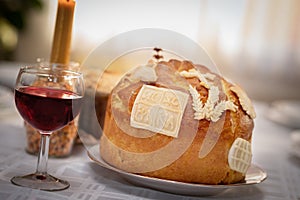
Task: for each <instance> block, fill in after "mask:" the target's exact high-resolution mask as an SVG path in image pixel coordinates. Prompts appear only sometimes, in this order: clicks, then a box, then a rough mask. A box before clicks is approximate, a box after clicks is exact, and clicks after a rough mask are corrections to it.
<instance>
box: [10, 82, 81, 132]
mask: <svg viewBox="0 0 300 200" xmlns="http://www.w3.org/2000/svg"><path fill="white" fill-rule="evenodd" d="M81 101H82V96H79V95H78V94H76V93H74V92H70V91H67V90H60V89H53V88H40V87H34V86H28V87H21V88H18V89H15V103H16V107H17V109H18V111H19V113H20V114H21V116H22V117H23V119H24V120H25V121H27V122H28V123H30V125H31V126H33V127H34V128H36V129H38V130H41V131H44V132H48V131H51V132H52V131H54V130H58V129H60V128H62V127H64V126H65V125H67V124H68V123H69V122H71V121H72V120H73V119H74V117H76V116H77V115H78V113H79V111H80V106H81V104H82V102H81Z"/></svg>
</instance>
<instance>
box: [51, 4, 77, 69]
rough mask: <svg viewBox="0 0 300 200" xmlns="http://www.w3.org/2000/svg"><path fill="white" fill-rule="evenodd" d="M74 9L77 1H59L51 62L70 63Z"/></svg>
mask: <svg viewBox="0 0 300 200" xmlns="http://www.w3.org/2000/svg"><path fill="white" fill-rule="evenodd" d="M74 8H75V1H73V0H58V7H57V14H56V24H55V31H54V38H53V43H52V51H51V59H50V61H51V62H55V63H63V64H67V63H69V60H70V46H71V37H72V26H73V16H74Z"/></svg>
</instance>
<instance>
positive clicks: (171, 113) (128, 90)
mask: <svg viewBox="0 0 300 200" xmlns="http://www.w3.org/2000/svg"><path fill="white" fill-rule="evenodd" d="M105 112H106V114H105V122H104V127H103V134H102V136H101V139H100V154H101V156H102V158H103V159H104V160H105V161H106V162H107V163H109V164H110V165H112V166H114V167H116V168H118V169H122V170H124V171H127V172H130V173H135V174H140V175H143V176H148V177H156V178H160V179H168V180H174V181H181V182H188V183H202V184H231V183H237V182H241V181H243V180H244V178H245V174H246V172H247V169H248V168H249V166H250V165H251V159H252V152H251V138H252V131H253V127H254V123H253V119H254V118H255V111H254V109H253V106H252V104H251V101H250V100H249V98H248V97H247V95H246V94H245V92H244V91H243V90H242V89H241V88H240V87H239V86H237V85H235V84H233V83H230V82H229V81H227V80H226V79H224V78H223V77H221V76H220V75H218V74H216V73H213V72H212V71H210V70H209V69H208V68H206V67H205V66H202V65H197V64H193V63H192V62H190V61H179V60H169V61H168V62H166V61H161V62H158V63H151V64H147V65H141V66H138V67H137V68H135V69H134V70H132V71H130V72H128V73H127V74H126V75H125V76H124V77H123V78H122V79H121V80H120V82H119V83H118V84H117V85H116V86H115V87H114V89H113V90H112V92H111V93H110V95H109V99H108V102H107V108H106V111H105Z"/></svg>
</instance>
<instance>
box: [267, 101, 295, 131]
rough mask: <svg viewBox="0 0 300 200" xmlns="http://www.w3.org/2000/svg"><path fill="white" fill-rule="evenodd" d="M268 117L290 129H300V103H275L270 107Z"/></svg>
mask: <svg viewBox="0 0 300 200" xmlns="http://www.w3.org/2000/svg"><path fill="white" fill-rule="evenodd" d="M266 117H267V118H268V119H270V120H272V121H274V122H276V123H278V124H281V125H284V126H287V127H289V128H300V101H296V100H295V101H292V100H281V101H275V102H273V103H272V104H271V105H270V107H269V109H268V111H267V113H266Z"/></svg>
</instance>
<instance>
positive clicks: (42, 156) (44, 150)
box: [36, 132, 51, 175]
mask: <svg viewBox="0 0 300 200" xmlns="http://www.w3.org/2000/svg"><path fill="white" fill-rule="evenodd" d="M40 134H41V142H40V151H39V155H38V161H37V168H36V174H39V175H46V174H47V163H48V153H49V140H50V135H51V133H47V132H46V133H45V132H40Z"/></svg>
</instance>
